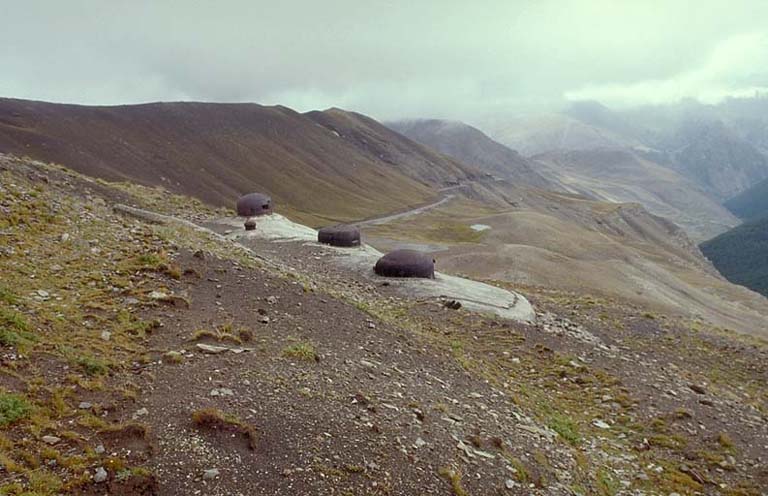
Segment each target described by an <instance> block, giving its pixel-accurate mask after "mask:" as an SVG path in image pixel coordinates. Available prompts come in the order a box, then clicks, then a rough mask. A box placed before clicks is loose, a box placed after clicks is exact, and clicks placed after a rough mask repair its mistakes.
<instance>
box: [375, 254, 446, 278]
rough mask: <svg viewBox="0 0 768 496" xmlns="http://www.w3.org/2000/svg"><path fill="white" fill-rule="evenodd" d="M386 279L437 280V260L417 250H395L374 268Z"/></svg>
mask: <svg viewBox="0 0 768 496" xmlns="http://www.w3.org/2000/svg"><path fill="white" fill-rule="evenodd" d="M373 270H374V272H376V274H378V275H380V276H384V277H421V278H425V279H434V278H435V260H434V259H433V258H432V257H431V256H429V255H427V254H426V253H422V252H420V251H416V250H395V251H392V252H389V253H387V254H386V255H384V256H383V257H381V258H380V259H379V260H378V261H377V262H376V265H375V266H374V267H373Z"/></svg>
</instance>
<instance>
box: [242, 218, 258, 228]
mask: <svg viewBox="0 0 768 496" xmlns="http://www.w3.org/2000/svg"><path fill="white" fill-rule="evenodd" d="M243 225H244V226H245V230H246V231H253V230H255V229H256V219H254V218H251V217H248V219H247V220H246V221H245V223H244V224H243Z"/></svg>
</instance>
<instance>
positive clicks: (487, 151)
mask: <svg viewBox="0 0 768 496" xmlns="http://www.w3.org/2000/svg"><path fill="white" fill-rule="evenodd" d="M387 126H389V127H390V128H392V129H394V130H395V131H397V132H398V133H400V134H402V135H404V136H407V137H409V138H411V139H412V140H414V141H416V142H418V143H421V144H423V145H426V146H429V147H430V148H433V149H435V150H437V151H439V152H440V153H444V154H445V155H448V156H449V157H453V158H455V159H456V160H458V161H460V162H463V163H465V164H469V165H473V166H475V167H477V168H478V169H480V170H481V171H483V172H485V173H487V174H490V175H493V176H495V177H499V178H504V179H509V180H510V181H512V182H515V183H517V184H519V185H522V186H530V187H534V188H541V189H549V190H558V189H559V186H558V185H557V184H556V183H554V182H552V181H549V180H547V179H546V178H544V176H543V175H542V174H541V172H540V171H539V170H538V168H539V166H538V164H536V163H534V162H532V161H530V160H527V159H526V158H524V157H523V156H521V155H520V154H519V153H518V152H516V151H514V150H512V149H510V148H507V147H506V146H504V145H502V144H501V143H498V142H496V141H493V140H492V139H491V138H489V137H488V136H486V135H485V134H483V132H482V131H480V130H479V129H477V128H474V127H472V126H469V125H467V124H464V123H462V122H456V121H443V120H438V119H424V120H407V121H397V122H388V123H387Z"/></svg>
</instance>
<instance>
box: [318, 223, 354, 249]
mask: <svg viewBox="0 0 768 496" xmlns="http://www.w3.org/2000/svg"><path fill="white" fill-rule="evenodd" d="M317 241H318V242H319V243H325V244H327V245H331V246H345V247H350V246H360V229H358V228H357V227H355V226H345V225H339V226H328V227H323V228H321V229H320V230H319V231H317Z"/></svg>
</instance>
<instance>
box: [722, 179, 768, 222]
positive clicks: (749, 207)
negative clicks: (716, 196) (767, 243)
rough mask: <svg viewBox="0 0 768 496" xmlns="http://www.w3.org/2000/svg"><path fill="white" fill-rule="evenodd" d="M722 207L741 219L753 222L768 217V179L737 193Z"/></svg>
mask: <svg viewBox="0 0 768 496" xmlns="http://www.w3.org/2000/svg"><path fill="white" fill-rule="evenodd" d="M724 205H725V206H726V207H727V208H728V210H730V211H731V212H733V213H734V214H735V215H737V216H738V217H739V218H741V219H745V220H754V219H760V218H762V217H768V179H765V180H763V181H762V182H759V183H757V184H755V185H754V186H752V187H751V188H749V189H748V190H746V191H743V192H741V193H739V194H738V195H737V196H734V197H733V198H731V199H730V200H728V201H726V202H725V203H724Z"/></svg>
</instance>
